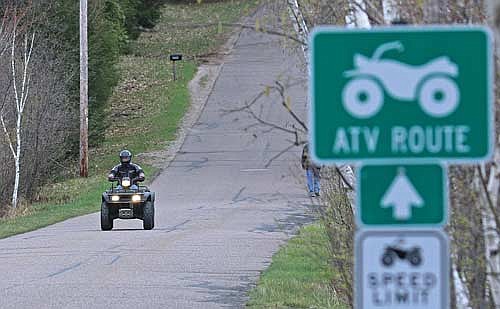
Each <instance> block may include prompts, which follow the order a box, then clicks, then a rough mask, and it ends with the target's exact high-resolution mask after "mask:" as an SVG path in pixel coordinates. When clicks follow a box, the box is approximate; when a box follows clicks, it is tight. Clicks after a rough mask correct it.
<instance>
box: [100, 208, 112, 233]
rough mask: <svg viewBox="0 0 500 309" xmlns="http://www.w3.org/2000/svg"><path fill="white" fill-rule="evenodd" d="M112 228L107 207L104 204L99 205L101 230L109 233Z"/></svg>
mask: <svg viewBox="0 0 500 309" xmlns="http://www.w3.org/2000/svg"><path fill="white" fill-rule="evenodd" d="M112 228H113V219H111V217H110V215H109V207H108V204H106V202H102V203H101V230H103V231H109V230H111V229H112Z"/></svg>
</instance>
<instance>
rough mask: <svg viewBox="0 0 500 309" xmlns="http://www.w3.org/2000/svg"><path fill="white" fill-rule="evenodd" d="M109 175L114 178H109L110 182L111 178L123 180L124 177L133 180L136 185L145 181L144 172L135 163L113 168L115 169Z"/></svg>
mask: <svg viewBox="0 0 500 309" xmlns="http://www.w3.org/2000/svg"><path fill="white" fill-rule="evenodd" d="M109 173H110V176H111V175H113V177H109V178H110V179H109V180H112V179H111V178H120V179H122V178H123V177H127V176H128V177H130V179H131V180H134V184H137V182H138V181H144V171H143V170H142V168H141V167H140V166H139V165H137V164H134V163H121V164H118V165H117V166H115V167H113V169H112V170H111V172H109ZM141 175H142V177H141Z"/></svg>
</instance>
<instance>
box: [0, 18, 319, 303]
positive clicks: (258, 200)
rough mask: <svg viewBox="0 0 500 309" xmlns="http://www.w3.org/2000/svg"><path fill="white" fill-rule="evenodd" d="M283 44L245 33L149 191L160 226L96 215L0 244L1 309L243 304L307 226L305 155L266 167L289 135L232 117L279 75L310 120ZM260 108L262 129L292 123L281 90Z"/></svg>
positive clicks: (295, 59) (292, 56)
mask: <svg viewBox="0 0 500 309" xmlns="http://www.w3.org/2000/svg"><path fill="white" fill-rule="evenodd" d="M259 14H262V11H261V12H259ZM280 42H282V38H280V37H276V36H269V35H265V34H262V33H255V32H253V31H250V30H245V31H243V32H241V34H240V36H239V38H238V41H237V43H236V44H235V48H234V50H233V51H232V53H231V54H230V55H228V56H226V58H225V61H224V64H223V67H222V70H221V73H220V75H219V78H218V80H217V81H216V83H215V86H214V89H213V91H212V92H211V94H210V96H209V99H208V101H207V104H206V106H205V108H204V110H203V112H202V114H201V116H200V118H199V119H198V121H197V122H196V124H195V125H194V126H193V127H192V128H191V129H189V132H188V134H187V137H186V140H185V142H184V144H183V146H182V147H181V150H180V151H179V153H178V154H177V156H176V157H175V159H174V160H173V161H172V163H171V164H170V165H169V167H168V168H166V169H165V170H164V171H163V173H161V175H159V176H158V177H157V178H156V180H155V181H154V182H153V184H152V189H153V190H154V191H156V192H157V201H156V227H155V229H154V230H152V231H144V230H142V222H141V221H139V220H133V221H124V220H117V221H115V228H114V229H113V230H112V231H110V232H102V231H100V226H99V214H91V215H87V216H83V217H79V218H74V219H71V220H67V221H65V222H62V223H59V224H55V225H53V226H50V227H47V228H44V229H41V230H38V231H34V232H30V233H26V234H22V235H17V236H14V237H10V238H7V239H3V240H0V274H1V275H0V308H238V307H242V306H244V304H245V302H246V300H247V292H248V291H249V290H250V289H251V287H252V286H253V285H254V284H255V283H256V281H257V279H258V277H259V275H260V273H261V272H262V271H263V270H264V269H265V268H266V266H268V265H269V263H270V261H271V257H272V255H273V253H275V252H276V251H277V250H278V248H279V246H280V245H282V244H283V243H284V242H285V240H286V239H288V238H289V237H290V234H291V233H292V232H293V231H294V229H295V228H296V227H297V226H298V225H300V224H301V223H304V222H306V221H308V220H310V219H309V218H308V216H307V206H306V204H309V203H310V200H309V199H308V198H306V197H305V196H306V194H305V193H306V190H305V189H304V187H303V184H302V185H301V184H300V180H301V179H302V177H301V176H302V173H301V171H300V169H299V168H298V166H299V162H298V161H299V152H300V149H294V150H291V151H290V152H287V153H286V154H285V155H283V156H281V157H279V158H278V159H277V160H275V161H273V162H272V163H271V164H270V166H269V167H268V168H266V167H265V166H266V164H267V163H268V162H269V160H270V159H271V158H272V157H274V156H275V155H276V154H277V153H279V152H280V151H281V150H283V149H284V148H285V147H286V146H288V145H289V143H290V142H289V141H286V139H291V136H288V135H287V134H285V133H282V132H280V131H279V130H269V128H268V127H263V126H253V124H255V120H253V119H252V118H251V117H249V116H248V114H246V113H244V112H239V113H227V112H225V110H229V109H235V108H238V107H239V106H241V105H242V104H243V103H244V102H245V101H249V100H251V98H252V97H254V96H255V95H256V94H257V93H258V92H259V91H261V90H262V89H263V86H262V85H263V84H266V83H269V84H272V83H273V81H274V79H276V78H277V77H278V76H281V78H282V81H283V82H287V83H293V84H295V86H293V87H291V88H290V89H289V93H288V94H289V95H290V96H291V97H292V98H293V100H292V104H293V106H294V108H296V109H297V110H298V112H299V113H300V114H302V115H304V112H305V101H306V93H307V92H306V89H305V88H304V85H303V83H300V82H297V81H296V80H294V79H295V78H296V77H303V76H304V74H305V73H304V72H303V71H300V70H299V67H300V64H301V61H302V60H301V58H300V57H299V55H300V51H297V52H296V53H293V52H290V51H284V50H283V49H282V44H281V43H280ZM259 102H260V103H259V104H257V105H256V106H255V111H256V113H258V114H259V115H261V117H262V118H263V119H264V120H265V121H270V122H275V123H280V124H282V125H291V124H292V121H291V119H290V118H289V116H288V115H287V114H286V113H283V109H282V108H279V105H278V102H279V97H278V96H277V95H276V94H273V93H271V96H270V97H264V98H263V99H262V100H261V101H259ZM264 131H267V132H264ZM103 177H105V175H103ZM298 178H300V179H298ZM96 203H97V204H99V203H100V197H96Z"/></svg>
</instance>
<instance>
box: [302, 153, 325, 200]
mask: <svg viewBox="0 0 500 309" xmlns="http://www.w3.org/2000/svg"><path fill="white" fill-rule="evenodd" d="M301 164H302V168H303V169H304V170H305V171H306V178H307V188H308V189H309V196H311V197H314V196H319V191H320V169H321V168H320V167H319V166H317V165H316V164H314V163H313V162H312V160H311V158H310V156H309V146H308V144H305V146H304V149H302V159H301Z"/></svg>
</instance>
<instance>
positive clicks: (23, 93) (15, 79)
mask: <svg viewBox="0 0 500 309" xmlns="http://www.w3.org/2000/svg"><path fill="white" fill-rule="evenodd" d="M23 15H24V13H23V12H20V11H18V10H17V9H16V8H13V9H12V16H11V18H12V29H11V31H12V33H11V42H10V50H11V55H10V56H11V58H10V62H11V69H12V71H11V72H12V89H13V95H14V96H13V102H14V103H15V107H16V115H17V116H16V125H15V149H14V142H13V141H12V139H11V137H10V134H9V131H8V129H7V126H6V124H5V120H4V116H3V113H1V114H0V121H1V123H2V128H3V131H4V133H5V135H6V137H7V140H8V143H9V148H10V150H11V152H12V156H13V157H14V162H15V164H14V165H15V179H14V190H13V192H12V207H13V208H16V207H17V203H18V192H19V179H20V175H21V155H22V148H21V144H22V138H21V131H22V129H23V122H22V120H23V114H24V109H25V107H26V103H27V102H28V96H29V87H30V72H29V71H30V61H31V55H32V52H33V47H34V41H35V33H32V34H31V35H30V34H29V26H27V25H24V24H23V23H22V17H23ZM20 25H21V26H26V28H25V31H24V32H25V33H24V44H22V48H23V51H22V53H23V57H22V65H21V67H19V64H18V57H17V53H16V51H17V48H18V47H19V46H18V45H19V44H18V42H17V37H18V35H22V31H20V30H21V29H20ZM19 73H20V74H19ZM19 75H20V76H19ZM2 111H3V109H2Z"/></svg>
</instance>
